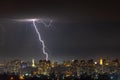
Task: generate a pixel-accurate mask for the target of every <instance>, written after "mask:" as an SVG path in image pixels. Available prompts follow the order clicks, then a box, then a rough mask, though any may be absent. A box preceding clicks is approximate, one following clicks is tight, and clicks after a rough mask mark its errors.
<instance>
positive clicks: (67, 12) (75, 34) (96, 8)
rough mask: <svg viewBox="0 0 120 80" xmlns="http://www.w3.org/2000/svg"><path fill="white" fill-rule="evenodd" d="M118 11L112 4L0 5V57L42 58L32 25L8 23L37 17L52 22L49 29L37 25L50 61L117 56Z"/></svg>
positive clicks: (15, 2) (28, 23)
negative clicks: (51, 20) (13, 20)
mask: <svg viewBox="0 0 120 80" xmlns="http://www.w3.org/2000/svg"><path fill="white" fill-rule="evenodd" d="M119 8H120V6H119V5H118V3H114V2H107V3H106V2H94V1H93V2H92V1H88V2H75V1H64V2H62V1H48V2H46V1H41V2H35V1H29V2H27V1H6V2H1V5H0V12H1V13H0V23H1V26H0V36H1V37H0V56H1V57H2V58H4V57H5V56H8V57H9V56H10V57H24V56H26V57H28V58H30V57H35V58H43V57H44V55H43V54H42V51H41V47H42V46H41V44H40V43H39V41H38V37H37V35H36V32H35V30H34V28H33V26H32V23H30V22H26V23H22V22H20V23H18V22H12V21H11V20H10V19H19V18H20V19H22V18H41V17H42V18H51V19H53V23H52V28H46V27H44V25H42V24H39V23H38V24H37V26H38V29H39V31H40V33H41V36H42V39H44V40H45V44H46V46H47V48H46V50H47V52H48V53H49V54H50V58H51V59H65V58H66V59H72V58H79V57H80V58H85V57H90V58H91V57H99V56H114V57H116V56H119V53H120V50H119V48H120V42H119V41H120V37H119V35H120V31H119V30H120V28H119V26H120V24H119V22H120V21H119V20H120V16H119V13H120V12H119V11H118V10H119ZM38 55H39V57H38Z"/></svg>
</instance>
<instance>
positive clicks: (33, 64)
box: [32, 59, 36, 67]
mask: <svg viewBox="0 0 120 80" xmlns="http://www.w3.org/2000/svg"><path fill="white" fill-rule="evenodd" d="M32 67H36V66H35V60H34V59H32Z"/></svg>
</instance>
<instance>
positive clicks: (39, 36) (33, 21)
mask: <svg viewBox="0 0 120 80" xmlns="http://www.w3.org/2000/svg"><path fill="white" fill-rule="evenodd" d="M35 22H36V20H34V19H33V20H32V23H33V26H34V28H35V31H36V33H37V35H38V38H39V41H40V42H41V43H42V51H43V54H45V55H46V61H47V60H48V53H47V52H46V51H45V43H44V41H43V40H42V38H41V35H40V32H39V31H38V28H37V26H36V23H35Z"/></svg>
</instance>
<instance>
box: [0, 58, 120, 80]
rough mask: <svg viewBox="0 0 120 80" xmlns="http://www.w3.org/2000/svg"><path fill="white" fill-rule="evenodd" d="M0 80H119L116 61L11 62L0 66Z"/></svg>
mask: <svg viewBox="0 0 120 80" xmlns="http://www.w3.org/2000/svg"><path fill="white" fill-rule="evenodd" d="M0 80H120V63H119V60H118V59H114V60H110V59H109V58H106V59H102V58H101V59H99V60H98V61H94V60H93V59H90V60H71V61H70V60H69V61H63V63H60V64H58V63H57V62H51V61H46V60H39V62H38V63H36V62H35V61H34V59H33V60H32V62H24V61H21V60H12V61H9V62H6V63H4V64H0Z"/></svg>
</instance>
